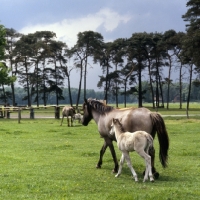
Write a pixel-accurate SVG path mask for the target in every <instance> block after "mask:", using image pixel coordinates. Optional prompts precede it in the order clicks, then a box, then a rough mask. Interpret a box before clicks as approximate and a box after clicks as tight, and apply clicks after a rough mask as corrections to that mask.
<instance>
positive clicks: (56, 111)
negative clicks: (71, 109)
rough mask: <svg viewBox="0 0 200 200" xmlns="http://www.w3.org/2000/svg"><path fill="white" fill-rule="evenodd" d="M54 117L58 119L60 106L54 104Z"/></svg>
mask: <svg viewBox="0 0 200 200" xmlns="http://www.w3.org/2000/svg"><path fill="white" fill-rule="evenodd" d="M55 119H60V106H55Z"/></svg>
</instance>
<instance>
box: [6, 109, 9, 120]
mask: <svg viewBox="0 0 200 200" xmlns="http://www.w3.org/2000/svg"><path fill="white" fill-rule="evenodd" d="M6 117H7V119H10V110H6Z"/></svg>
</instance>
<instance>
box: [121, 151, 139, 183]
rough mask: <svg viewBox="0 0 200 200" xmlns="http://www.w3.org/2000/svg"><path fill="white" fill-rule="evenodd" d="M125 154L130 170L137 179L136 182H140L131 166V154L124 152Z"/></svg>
mask: <svg viewBox="0 0 200 200" xmlns="http://www.w3.org/2000/svg"><path fill="white" fill-rule="evenodd" d="M123 154H124V158H125V159H126V162H127V165H128V167H129V169H130V170H131V172H132V174H133V177H134V178H135V181H136V182H137V181H138V178H137V174H136V172H135V170H134V169H133V166H132V164H131V159H130V156H129V152H126V151H123Z"/></svg>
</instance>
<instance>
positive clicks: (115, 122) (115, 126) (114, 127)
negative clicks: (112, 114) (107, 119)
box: [110, 118, 125, 135]
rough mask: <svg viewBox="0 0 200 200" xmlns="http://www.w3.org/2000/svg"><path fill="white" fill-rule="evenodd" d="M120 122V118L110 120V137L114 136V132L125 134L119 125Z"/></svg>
mask: <svg viewBox="0 0 200 200" xmlns="http://www.w3.org/2000/svg"><path fill="white" fill-rule="evenodd" d="M121 121H122V118H120V119H115V118H113V119H112V124H111V129H110V134H111V135H114V134H115V131H116V130H118V131H120V132H121V133H122V132H125V131H124V128H123V126H122V124H121Z"/></svg>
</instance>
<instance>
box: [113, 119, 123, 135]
mask: <svg viewBox="0 0 200 200" xmlns="http://www.w3.org/2000/svg"><path fill="white" fill-rule="evenodd" d="M116 123H117V124H118V125H119V126H118V127H119V130H120V132H121V133H124V132H125V130H124V127H123V126H122V123H121V122H120V121H119V119H114V124H116Z"/></svg>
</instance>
